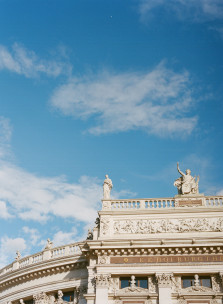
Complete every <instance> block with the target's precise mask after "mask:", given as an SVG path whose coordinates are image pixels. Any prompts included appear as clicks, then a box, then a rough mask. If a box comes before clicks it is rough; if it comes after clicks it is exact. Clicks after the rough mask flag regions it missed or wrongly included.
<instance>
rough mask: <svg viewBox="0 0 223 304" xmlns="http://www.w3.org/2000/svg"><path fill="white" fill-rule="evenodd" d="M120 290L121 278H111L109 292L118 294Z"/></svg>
mask: <svg viewBox="0 0 223 304" xmlns="http://www.w3.org/2000/svg"><path fill="white" fill-rule="evenodd" d="M117 290H119V278H111V279H110V284H109V292H114V293H116V292H117Z"/></svg>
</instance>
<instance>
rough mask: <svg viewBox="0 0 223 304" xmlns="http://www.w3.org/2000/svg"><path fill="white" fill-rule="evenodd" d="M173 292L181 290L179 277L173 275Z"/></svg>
mask: <svg viewBox="0 0 223 304" xmlns="http://www.w3.org/2000/svg"><path fill="white" fill-rule="evenodd" d="M172 288H173V292H179V291H180V290H181V277H173V285H172Z"/></svg>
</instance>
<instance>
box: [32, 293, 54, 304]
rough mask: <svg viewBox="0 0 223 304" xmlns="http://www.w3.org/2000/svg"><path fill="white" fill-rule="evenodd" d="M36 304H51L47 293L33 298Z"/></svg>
mask: <svg viewBox="0 0 223 304" xmlns="http://www.w3.org/2000/svg"><path fill="white" fill-rule="evenodd" d="M33 300H34V304H49V300H50V298H49V297H48V295H47V294H46V293H45V292H40V293H38V294H35V295H34V296H33Z"/></svg>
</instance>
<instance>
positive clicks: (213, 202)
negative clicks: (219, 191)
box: [102, 196, 223, 211]
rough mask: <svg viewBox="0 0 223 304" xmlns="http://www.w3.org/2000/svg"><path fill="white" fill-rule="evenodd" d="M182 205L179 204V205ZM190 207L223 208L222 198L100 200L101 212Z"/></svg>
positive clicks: (188, 197)
mask: <svg viewBox="0 0 223 304" xmlns="http://www.w3.org/2000/svg"><path fill="white" fill-rule="evenodd" d="M182 202H183V203H184V204H180V203H182ZM190 205H191V207H194V206H196V207H203V208H204V207H205V208H206V207H207V208H212V207H223V196H194V197H192V196H191V197H190V196H187V197H174V198H172V197H169V198H147V199H131V200H127V199H124V200H102V210H103V211H106V210H112V211H125V210H129V211H131V210H137V209H139V210H142V209H156V210H163V209H171V208H172V209H173V208H174V209H176V208H182V207H185V206H187V207H188V206H190Z"/></svg>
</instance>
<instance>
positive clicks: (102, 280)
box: [95, 274, 111, 304]
mask: <svg viewBox="0 0 223 304" xmlns="http://www.w3.org/2000/svg"><path fill="white" fill-rule="evenodd" d="M110 279H111V275H110V274H97V275H96V276H95V283H96V302H95V304H108V287H109V282H110Z"/></svg>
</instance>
